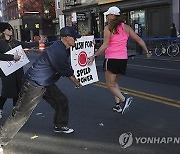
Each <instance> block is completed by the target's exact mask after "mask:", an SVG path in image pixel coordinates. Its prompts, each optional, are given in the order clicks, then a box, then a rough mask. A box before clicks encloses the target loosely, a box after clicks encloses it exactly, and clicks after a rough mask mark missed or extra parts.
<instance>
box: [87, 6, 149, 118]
mask: <svg viewBox="0 0 180 154" xmlns="http://www.w3.org/2000/svg"><path fill="white" fill-rule="evenodd" d="M104 15H106V16H107V19H108V24H107V25H106V26H105V28H104V41H103V44H102V45H101V47H100V48H99V49H98V50H97V51H96V53H95V54H94V55H93V56H91V57H89V64H91V63H92V62H93V61H94V59H95V57H97V56H99V55H101V54H102V53H103V52H105V61H104V65H103V68H104V70H105V79H106V85H107V87H108V89H109V90H110V91H111V92H112V94H113V95H114V98H115V106H114V107H113V110H114V111H116V112H121V113H122V114H123V113H124V111H125V110H126V109H127V108H128V106H129V105H130V103H131V101H132V97H125V96H123V94H122V93H121V91H120V88H119V85H118V81H119V78H120V76H121V75H125V73H126V67H127V59H128V54H127V41H128V37H129V36H130V37H132V38H133V39H134V40H135V41H136V42H137V43H138V44H139V45H140V46H141V47H142V48H143V49H144V51H145V53H146V54H147V57H150V56H151V54H150V53H149V52H148V49H147V47H146V44H145V42H144V41H143V40H142V39H141V38H140V37H139V36H138V35H137V34H136V33H135V32H134V30H133V29H132V28H131V27H130V26H128V25H126V24H124V22H123V21H124V19H123V16H122V15H121V12H120V9H119V8H118V7H116V6H113V7H110V8H109V9H108V11H106V12H104Z"/></svg>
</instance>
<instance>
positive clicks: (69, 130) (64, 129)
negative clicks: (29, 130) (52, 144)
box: [54, 126, 74, 134]
mask: <svg viewBox="0 0 180 154" xmlns="http://www.w3.org/2000/svg"><path fill="white" fill-rule="evenodd" d="M54 132H56V133H65V134H70V133H73V132H74V130H73V129H72V128H68V127H57V126H54Z"/></svg>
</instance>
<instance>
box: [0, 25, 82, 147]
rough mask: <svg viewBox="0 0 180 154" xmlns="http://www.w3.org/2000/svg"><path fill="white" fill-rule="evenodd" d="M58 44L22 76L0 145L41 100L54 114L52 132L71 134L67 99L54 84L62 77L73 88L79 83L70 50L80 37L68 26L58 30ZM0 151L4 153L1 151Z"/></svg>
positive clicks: (49, 48) (0, 135) (5, 141)
mask: <svg viewBox="0 0 180 154" xmlns="http://www.w3.org/2000/svg"><path fill="white" fill-rule="evenodd" d="M60 36H61V38H60V40H57V41H55V42H54V43H53V44H52V45H51V46H49V47H48V48H46V49H45V51H44V52H43V53H42V54H41V55H40V57H39V58H38V59H37V60H36V61H35V62H34V63H33V64H32V66H31V67H30V68H29V69H28V70H27V72H26V74H25V76H24V82H23V86H22V88H21V92H20V94H19V98H18V100H17V103H16V106H15V107H14V109H13V111H12V113H11V115H10V116H9V117H8V119H7V120H6V121H5V123H4V125H3V127H1V130H0V145H7V144H8V143H9V141H10V140H11V139H12V138H13V137H14V135H15V134H16V133H17V132H18V131H19V130H20V128H21V127H22V126H23V125H24V124H25V123H26V121H27V120H28V118H29V116H30V115H31V113H32V112H33V110H34V109H35V107H36V106H37V105H38V103H39V102H40V100H41V99H42V98H43V99H44V100H45V101H47V102H48V103H49V104H50V105H51V107H52V108H53V109H54V110H55V114H54V132H55V133H66V134H69V133H73V132H74V130H73V129H72V128H68V127H67V125H68V120H69V105H68V98H67V96H66V95H64V94H63V92H62V91H61V90H60V89H59V88H58V86H57V85H56V84H55V83H56V82H57V81H58V80H59V79H60V78H61V77H67V78H68V79H69V80H70V81H72V82H73V83H74V85H75V86H76V88H78V89H79V88H81V87H82V85H81V83H80V82H79V81H78V80H77V79H76V78H75V76H74V71H73V69H72V67H71V64H70V62H69V55H70V52H69V51H70V50H69V48H70V47H72V46H75V41H76V38H80V37H81V36H80V35H79V34H78V33H77V32H76V30H75V28H73V27H71V26H67V27H64V28H62V29H61V30H60ZM0 151H3V149H2V147H0Z"/></svg>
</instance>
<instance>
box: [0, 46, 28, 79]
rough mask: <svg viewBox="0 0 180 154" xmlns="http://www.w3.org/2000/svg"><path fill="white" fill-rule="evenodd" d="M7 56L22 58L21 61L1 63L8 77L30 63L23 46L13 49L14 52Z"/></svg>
mask: <svg viewBox="0 0 180 154" xmlns="http://www.w3.org/2000/svg"><path fill="white" fill-rule="evenodd" d="M5 54H11V55H19V56H21V58H20V60H19V61H14V60H13V61H0V68H1V69H2V71H3V73H4V74H5V75H6V76H8V75H9V74H11V73H13V72H15V71H16V70H18V69H19V68H21V67H23V66H24V65H26V64H27V63H29V59H28V58H27V56H26V54H25V52H24V50H23V48H22V46H21V45H19V46H17V47H15V48H13V49H12V50H10V51H8V52H6V53H5Z"/></svg>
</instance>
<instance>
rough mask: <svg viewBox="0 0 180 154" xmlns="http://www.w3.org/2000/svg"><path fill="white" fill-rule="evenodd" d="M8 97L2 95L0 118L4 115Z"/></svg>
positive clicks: (0, 99) (0, 97)
mask: <svg viewBox="0 0 180 154" xmlns="http://www.w3.org/2000/svg"><path fill="white" fill-rule="evenodd" d="M6 100H7V98H5V97H3V96H0V119H1V118H2V117H3V106H4V104H5V102H6Z"/></svg>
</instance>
